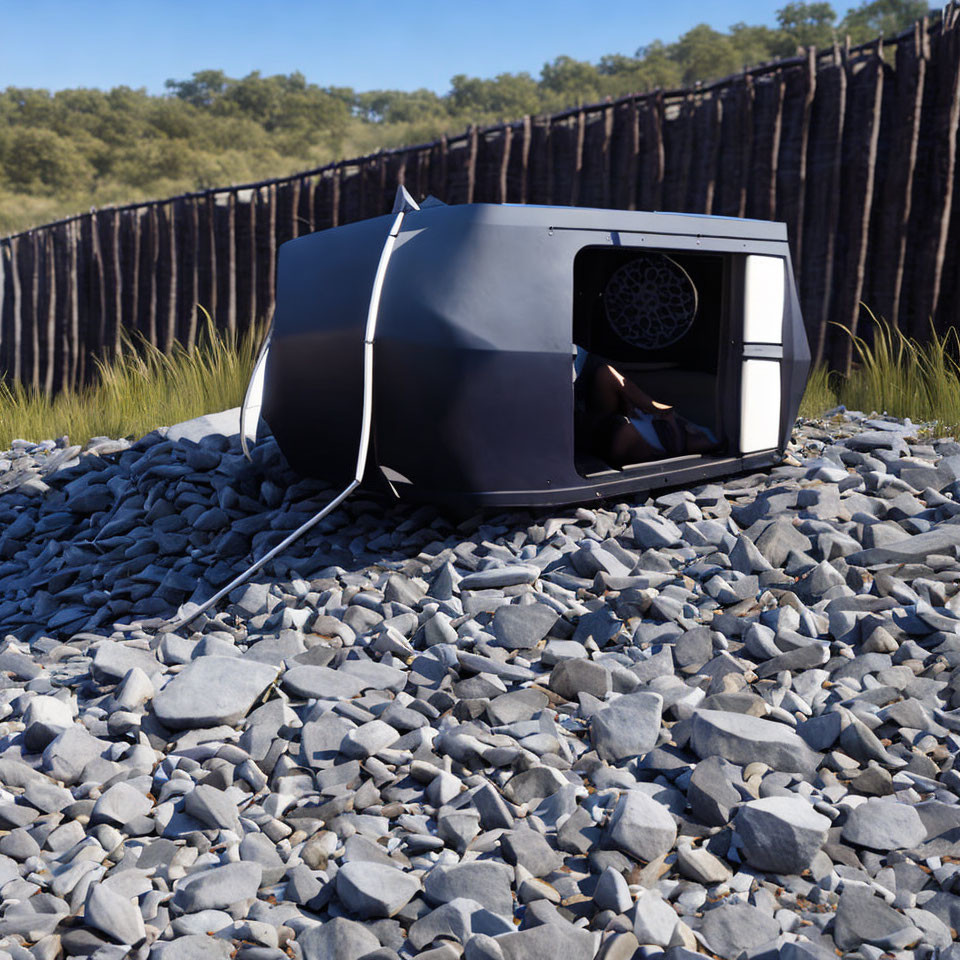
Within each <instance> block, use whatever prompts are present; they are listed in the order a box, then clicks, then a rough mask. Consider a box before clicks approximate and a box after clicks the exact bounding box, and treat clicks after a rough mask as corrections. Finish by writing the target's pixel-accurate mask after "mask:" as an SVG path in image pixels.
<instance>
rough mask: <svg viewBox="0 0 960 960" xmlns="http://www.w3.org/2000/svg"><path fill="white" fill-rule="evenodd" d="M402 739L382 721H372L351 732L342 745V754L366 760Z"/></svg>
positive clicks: (392, 728)
mask: <svg viewBox="0 0 960 960" xmlns="http://www.w3.org/2000/svg"><path fill="white" fill-rule="evenodd" d="M399 739H400V733H399V731H398V730H396V729H395V728H394V727H391V726H390V725H389V724H388V723H384V722H383V721H382V720H370V721H369V722H368V723H364V724H361V725H360V726H359V727H356V728H355V729H353V730H350V731H349V732H348V733H347V735H346V736H345V737H344V738H343V741H342V742H341V744H340V752H341V753H342V754H343V755H344V756H347V757H354V758H356V759H358V760H365V759H366V758H367V757H370V756H373V754H375V753H379V752H380V751H381V750H383V749H384V748H386V747H389V746H390V745H391V744H392V743H395V742H396V741H397V740H399Z"/></svg>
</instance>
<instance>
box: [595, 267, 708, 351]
mask: <svg viewBox="0 0 960 960" xmlns="http://www.w3.org/2000/svg"><path fill="white" fill-rule="evenodd" d="M603 299H604V308H605V310H606V314H607V321H608V322H609V324H610V326H611V327H612V328H613V330H614V332H615V333H616V334H617V336H618V337H620V338H621V339H622V340H625V341H626V342H627V343H629V344H630V345H631V346H633V347H639V348H640V349H643V350H658V349H660V348H661V347H668V346H670V344H672V343H676V342H677V341H678V340H679V339H680V338H681V337H682V336H683V335H684V334H685V333H687V332H688V331H689V329H690V327H691V326H692V325H693V320H694V318H695V317H696V315H697V288H696V287H695V286H694V285H693V281H692V280H691V279H690V276H689V274H688V273H687V271H686V270H684V269H683V267H681V266H680V264H679V263H677V262H676V261H675V260H671V259H670V257H668V256H666V255H665V254H662V253H645V254H641V255H640V256H638V257H635V258H634V259H633V260H630V261H628V262H627V263H625V264H624V265H623V266H622V267H620V268H619V269H618V270H617V271H616V272H615V273H614V274H613V276H612V277H610V279H609V280H608V281H607V286H606V288H605V289H604V291H603Z"/></svg>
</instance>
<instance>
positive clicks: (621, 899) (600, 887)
mask: <svg viewBox="0 0 960 960" xmlns="http://www.w3.org/2000/svg"><path fill="white" fill-rule="evenodd" d="M593 902H594V903H595V904H596V905H597V908H598V909H600V910H612V911H613V912H614V913H626V912H627V911H628V910H629V909H630V907H632V906H633V897H631V896H630V889H629V887H628V886H627V881H626V880H624V879H623V874H622V873H620V871H619V870H614V869H613V867H607V868H606V869H605V870H604V871H603V873H601V874H600V879H599V880H597V885H596V887H594V890H593Z"/></svg>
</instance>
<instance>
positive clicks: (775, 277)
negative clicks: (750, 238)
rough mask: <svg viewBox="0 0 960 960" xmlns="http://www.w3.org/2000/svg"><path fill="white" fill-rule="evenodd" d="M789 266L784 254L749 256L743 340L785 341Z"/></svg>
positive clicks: (745, 286)
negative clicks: (786, 284) (785, 307)
mask: <svg viewBox="0 0 960 960" xmlns="http://www.w3.org/2000/svg"><path fill="white" fill-rule="evenodd" d="M785 281H786V277H785V268H784V260H783V258H782V257H762V256H758V255H757V254H750V255H749V256H748V257H747V267H746V282H745V285H744V298H743V299H744V302H743V342H744V343H781V342H782V341H783V300H784V290H785Z"/></svg>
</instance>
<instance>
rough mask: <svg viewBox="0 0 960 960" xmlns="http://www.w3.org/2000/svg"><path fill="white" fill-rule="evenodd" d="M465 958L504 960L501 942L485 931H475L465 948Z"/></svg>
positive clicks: (466, 959)
mask: <svg viewBox="0 0 960 960" xmlns="http://www.w3.org/2000/svg"><path fill="white" fill-rule="evenodd" d="M463 957H464V960H503V951H502V950H501V949H500V944H499V943H498V942H497V941H496V940H495V939H494V938H493V937H490V936H487V934H485V933H474V934H472V935H471V937H470V939H469V940H467V941H466V943H465V945H464V948H463Z"/></svg>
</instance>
